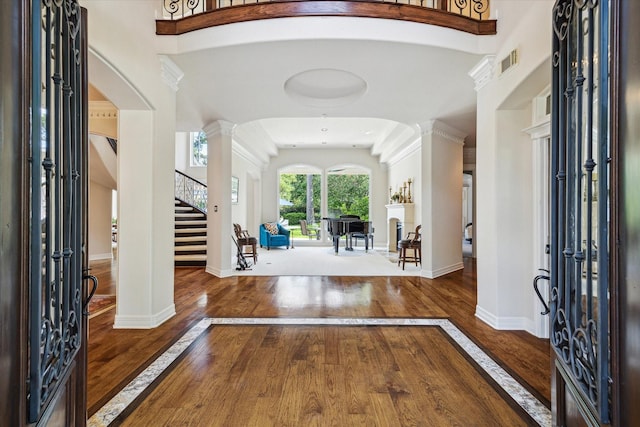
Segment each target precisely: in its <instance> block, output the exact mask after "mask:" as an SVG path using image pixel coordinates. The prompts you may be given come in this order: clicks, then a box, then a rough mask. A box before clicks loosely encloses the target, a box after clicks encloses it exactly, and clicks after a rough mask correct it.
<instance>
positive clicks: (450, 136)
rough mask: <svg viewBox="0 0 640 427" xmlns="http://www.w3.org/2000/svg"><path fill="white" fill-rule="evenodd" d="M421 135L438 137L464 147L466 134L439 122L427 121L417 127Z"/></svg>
mask: <svg viewBox="0 0 640 427" xmlns="http://www.w3.org/2000/svg"><path fill="white" fill-rule="evenodd" d="M419 126H420V134H421V135H423V136H424V135H438V136H440V137H442V138H444V139H447V140H449V141H451V142H453V143H456V144H459V145H464V139H465V138H466V137H467V134H466V133H464V132H462V131H460V130H458V129H456V128H454V127H452V126H449V125H448V124H445V123H443V122H441V121H440V120H429V121H427V122H424V123H422V124H420V125H419Z"/></svg>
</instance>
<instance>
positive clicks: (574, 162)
mask: <svg viewBox="0 0 640 427" xmlns="http://www.w3.org/2000/svg"><path fill="white" fill-rule="evenodd" d="M608 33H609V21H608V3H605V2H600V1H598V0H557V1H556V3H555V5H554V7H553V35H554V41H553V43H554V52H553V57H552V63H553V99H554V105H553V107H552V129H553V132H552V169H553V173H554V174H555V182H554V184H553V188H552V239H553V241H554V244H553V245H552V250H551V255H552V265H551V298H550V306H551V319H552V320H551V339H550V341H551V345H552V348H553V349H554V351H555V353H556V356H557V359H556V360H557V361H556V363H558V364H560V365H562V366H563V368H564V371H566V372H567V373H568V375H569V376H570V381H571V382H572V383H573V384H574V385H575V389H576V390H578V391H579V393H580V396H581V398H580V399H581V400H582V401H584V402H585V404H586V406H587V407H588V408H589V410H590V411H591V412H592V414H593V415H594V417H596V418H597V419H598V420H599V421H600V422H601V423H607V422H609V413H610V404H611V403H610V365H609V364H610V361H609V353H608V351H609V350H608V348H609V346H608V339H609V338H608V337H609V323H608V317H609V315H608V313H609V288H608V285H609V284H608V275H607V271H608V270H607V269H608V262H609V260H608V256H609V254H608V245H609V242H610V240H611V239H610V238H609V229H608V227H609V223H608V215H609V200H608V198H607V197H598V194H600V195H602V194H609V191H608V185H609V178H608V177H609V174H610V171H609V167H608V162H607V159H608V158H609V145H608V135H609V134H608V125H607V123H608V102H609V93H608V91H607V88H608V81H607V80H608V75H609V72H608V52H609V43H608Z"/></svg>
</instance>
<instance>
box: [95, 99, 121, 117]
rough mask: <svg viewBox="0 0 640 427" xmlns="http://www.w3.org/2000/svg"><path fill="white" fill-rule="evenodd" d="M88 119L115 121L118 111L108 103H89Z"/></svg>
mask: <svg viewBox="0 0 640 427" xmlns="http://www.w3.org/2000/svg"><path fill="white" fill-rule="evenodd" d="M89 118H90V119H117V118H118V109H117V108H116V106H115V105H113V104H112V103H111V102H109V101H89Z"/></svg>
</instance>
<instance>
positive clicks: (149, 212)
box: [81, 0, 175, 328]
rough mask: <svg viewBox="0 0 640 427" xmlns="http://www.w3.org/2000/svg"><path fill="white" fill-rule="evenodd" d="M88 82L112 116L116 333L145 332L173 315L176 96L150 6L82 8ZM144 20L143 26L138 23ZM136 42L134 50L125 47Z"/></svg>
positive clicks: (99, 3)
mask: <svg viewBox="0 0 640 427" xmlns="http://www.w3.org/2000/svg"><path fill="white" fill-rule="evenodd" d="M81 5H82V6H83V7H86V8H87V9H88V20H89V23H88V28H89V80H90V82H91V84H93V86H95V87H96V89H98V90H99V91H100V92H102V93H103V94H104V95H105V96H106V97H107V98H108V99H109V100H111V101H112V102H113V104H114V105H115V106H116V107H117V108H118V110H119V116H120V120H119V129H118V133H119V135H118V190H119V191H118V197H119V203H118V208H119V214H118V227H119V245H118V250H119V260H118V261H119V265H118V267H119V268H118V280H117V283H118V285H117V290H116V293H117V298H118V306H117V312H116V323H115V325H114V326H115V327H121V328H150V327H155V326H157V325H159V324H160V323H162V322H164V321H165V320H166V319H168V318H169V317H171V316H173V315H174V314H175V306H174V304H173V221H174V214H173V191H172V189H173V181H174V173H173V169H174V167H175V92H174V90H173V89H172V88H171V87H170V86H169V85H168V84H167V81H168V80H166V78H167V75H166V74H165V73H162V72H161V71H162V64H161V60H160V57H159V55H158V53H157V52H156V51H155V50H154V46H156V44H157V43H156V36H155V20H154V19H153V17H154V16H156V11H157V9H158V8H159V7H161V4H160V3H158V2H155V1H151V0H149V1H135V2H127V5H126V8H127V9H126V13H123V9H122V8H119V7H114V2H113V1H110V0H92V1H81ZM143 16H146V17H148V19H140V17H143ZM132 41H135V43H132Z"/></svg>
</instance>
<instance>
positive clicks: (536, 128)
mask: <svg viewBox="0 0 640 427" xmlns="http://www.w3.org/2000/svg"><path fill="white" fill-rule="evenodd" d="M522 131H523V132H525V133H528V134H529V135H530V136H531V139H537V140H540V139H545V138H549V137H551V118H550V117H548V116H547V117H546V118H545V119H543V120H542V121H541V122H539V123H538V124H535V125H533V126H531V127H528V128H526V129H522Z"/></svg>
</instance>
